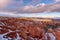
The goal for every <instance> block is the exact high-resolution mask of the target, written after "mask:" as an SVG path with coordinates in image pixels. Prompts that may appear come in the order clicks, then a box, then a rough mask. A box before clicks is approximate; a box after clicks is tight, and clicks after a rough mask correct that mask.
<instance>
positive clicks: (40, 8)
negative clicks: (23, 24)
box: [18, 2, 60, 13]
mask: <svg viewBox="0 0 60 40" xmlns="http://www.w3.org/2000/svg"><path fill="white" fill-rule="evenodd" d="M18 12H20V13H22V12H23V13H42V12H60V2H57V3H55V4H44V3H39V4H37V5H36V6H33V5H28V6H25V7H22V8H21V9H20V10H19V11H18Z"/></svg>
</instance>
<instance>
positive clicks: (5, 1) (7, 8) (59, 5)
mask: <svg viewBox="0 0 60 40" xmlns="http://www.w3.org/2000/svg"><path fill="white" fill-rule="evenodd" d="M0 12H12V13H16V14H20V13H40V14H44V13H45V12H46V13H48V14H49V15H50V14H51V13H53V12H56V13H60V0H0ZM49 12H50V13H49ZM46 13H45V14H46ZM52 15H53V14H52ZM54 15H55V14H54Z"/></svg>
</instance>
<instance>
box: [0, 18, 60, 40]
mask: <svg viewBox="0 0 60 40" xmlns="http://www.w3.org/2000/svg"><path fill="white" fill-rule="evenodd" d="M28 19H29V20H28ZM0 40H60V22H56V21H53V20H51V21H47V20H45V21H36V20H32V18H31V19H30V18H13V17H0Z"/></svg>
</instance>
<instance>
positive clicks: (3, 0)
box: [0, 0, 12, 7]
mask: <svg viewBox="0 0 60 40" xmlns="http://www.w3.org/2000/svg"><path fill="white" fill-rule="evenodd" d="M11 1H12V0H0V7H6V6H7V5H8V4H9V3H10V2H11Z"/></svg>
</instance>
